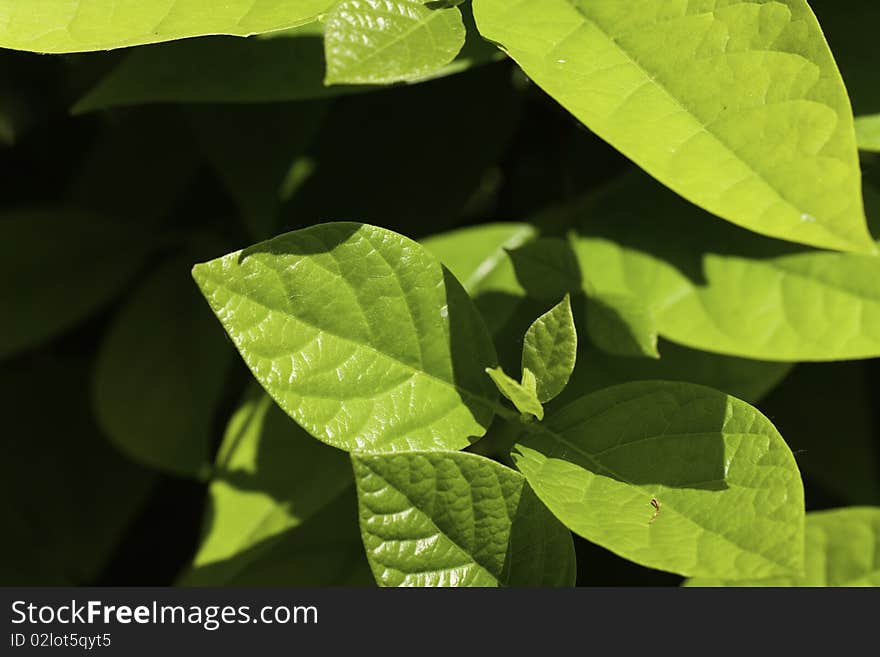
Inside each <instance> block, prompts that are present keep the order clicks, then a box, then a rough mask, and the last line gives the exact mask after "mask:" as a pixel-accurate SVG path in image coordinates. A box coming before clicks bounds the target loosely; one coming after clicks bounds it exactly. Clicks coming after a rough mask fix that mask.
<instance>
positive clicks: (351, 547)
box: [177, 419, 375, 587]
mask: <svg viewBox="0 0 880 657" xmlns="http://www.w3.org/2000/svg"><path fill="white" fill-rule="evenodd" d="M289 422H290V420H289V419H288V423H289ZM313 442H314V441H313ZM325 449H327V450H329V449H330V448H329V447H326V446H325ZM347 460H348V459H346V461H347ZM348 470H349V474H348V476H349V478H351V466H350V465H349V467H348ZM177 585H179V586H262V587H278V586H295V587H319V586H320V587H326V586H375V581H374V580H373V575H372V573H371V572H370V566H369V564H368V563H367V559H366V555H365V554H364V546H363V543H362V542H361V537H360V532H359V531H358V521H357V499H356V498H355V494H354V489H353V487H349V488H348V489H347V490H346V491H345V492H343V493H342V494H341V495H338V496H337V497H336V499H335V500H333V501H332V502H330V503H329V504H327V505H326V506H324V507H323V508H321V509H320V510H318V511H317V512H316V513H315V514H314V515H312V516H310V517H309V518H307V519H305V521H304V522H303V523H302V524H301V525H299V526H297V527H294V528H293V529H289V530H287V531H285V532H283V533H281V534H277V535H274V536H271V537H269V538H266V539H263V540H262V541H259V542H258V543H255V544H253V545H249V546H248V547H247V548H246V549H244V550H242V551H239V552H236V553H235V554H233V555H232V556H230V557H229V558H227V559H223V560H221V561H212V562H211V563H205V564H202V565H200V566H198V567H195V568H192V569H189V570H187V571H186V572H185V573H184V574H183V575H182V576H181V577H180V578H179V579H178V581H177Z"/></svg>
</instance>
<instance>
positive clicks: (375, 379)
mask: <svg viewBox="0 0 880 657" xmlns="http://www.w3.org/2000/svg"><path fill="white" fill-rule="evenodd" d="M193 276H194V277H195V279H196V281H197V282H198V284H199V286H200V287H201V289H202V292H203V293H204V295H205V297H206V298H207V299H208V302H209V303H210V305H211V307H212V308H213V310H214V312H215V313H216V314H217V316H218V318H219V319H220V321H221V322H222V323H223V326H224V327H225V328H226V331H227V332H228V333H229V335H230V336H231V337H232V340H233V342H234V343H235V345H236V347H238V350H239V351H240V352H241V355H242V357H243V358H244V360H245V362H246V363H247V364H248V366H249V367H250V368H251V371H252V372H253V373H254V375H255V376H256V378H257V380H258V381H260V383H261V384H262V385H263V386H264V387H265V388H266V390H267V391H268V392H269V394H270V395H272V397H273V398H274V399H275V401H276V402H278V404H279V406H281V408H282V409H284V410H285V411H286V412H287V413H288V414H289V415H290V416H291V417H293V418H294V419H295V420H296V421H297V422H299V424H300V425H301V426H302V427H303V428H305V429H306V430H307V431H308V432H309V433H311V434H312V435H313V436H315V437H316V438H318V439H319V440H323V441H324V442H326V443H328V444H331V445H334V446H336V447H340V448H342V449H346V450H351V449H362V450H363V449H367V450H384V451H400V450H406V449H412V448H419V449H461V448H463V447H466V446H467V445H468V444H469V443H470V442H472V439H473V438H478V437H480V436H482V435H483V434H484V433H485V431H486V428H487V427H488V426H489V423H490V422H491V420H492V418H493V416H494V410H493V409H494V406H495V404H496V400H497V392H496V391H495V389H494V386H492V384H491V382H490V381H489V379H488V377H486V375H485V372H484V370H485V368H486V367H490V366H492V365H494V359H495V355H494V349H493V347H492V342H491V340H490V338H489V335H488V333H487V331H486V327H485V325H484V324H483V321H482V319H481V318H480V316H479V314H478V312H477V310H476V308H474V306H473V304H472V303H471V300H470V299H469V298H468V296H467V293H465V291H464V290H463V289H462V288H461V285H460V284H459V283H458V281H456V280H455V279H454V278H453V276H452V275H451V274H450V273H449V272H448V271H447V270H445V269H444V268H443V267H442V266H441V265H440V263H439V262H437V261H436V260H435V259H434V258H433V256H431V255H430V254H429V253H428V252H427V251H426V250H425V249H424V248H423V247H422V246H420V245H419V244H417V243H415V242H413V241H411V240H409V239H407V238H405V237H402V236H401V235H398V234H396V233H393V232H391V231H388V230H385V229H382V228H376V227H373V226H367V225H364V224H355V223H332V224H323V225H319V226H313V227H311V228H306V229H304V230H300V231H295V232H292V233H287V234H285V235H282V236H280V237H277V238H275V239H273V240H270V241H268V242H263V243H261V244H257V245H256V246H253V247H251V248H249V249H246V250H244V251H239V252H236V253H232V254H229V255H227V256H225V257H223V258H219V259H217V260H214V261H211V262H209V263H206V264H202V265H197V266H196V267H195V268H194V270H193Z"/></svg>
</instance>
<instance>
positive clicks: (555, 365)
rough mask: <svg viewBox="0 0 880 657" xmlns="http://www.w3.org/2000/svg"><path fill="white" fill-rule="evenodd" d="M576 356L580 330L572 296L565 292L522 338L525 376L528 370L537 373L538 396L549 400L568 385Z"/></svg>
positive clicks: (542, 399)
mask: <svg viewBox="0 0 880 657" xmlns="http://www.w3.org/2000/svg"><path fill="white" fill-rule="evenodd" d="M575 358H577V332H576V330H575V327H574V317H573V316H572V314H571V299H570V298H569V296H568V295H567V294H566V295H565V297H564V298H563V299H562V301H560V302H559V303H558V304H556V305H555V306H554V307H553V308H551V309H550V310H549V311H548V312H546V313H545V314H543V315H541V316H540V317H539V318H538V319H536V320H535V322H534V323H533V324H532V325H531V326H530V327H529V330H528V331H526V337H525V339H524V340H523V352H522V369H523V376H524V377H525V373H526V372H532V374H533V375H534V377H535V380H536V382H537V395H538V400H540V401H541V402H542V403H546V402H548V401H550V400H551V399H553V398H554V397H556V396H557V395H559V393H560V392H562V391H563V389H565V385H566V384H567V383H568V379H569V377H571V373H572V370H574V364H575ZM523 380H525V378H524V379H523Z"/></svg>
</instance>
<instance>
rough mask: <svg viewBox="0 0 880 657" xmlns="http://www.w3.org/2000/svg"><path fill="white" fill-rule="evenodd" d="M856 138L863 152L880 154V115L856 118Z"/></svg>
mask: <svg viewBox="0 0 880 657" xmlns="http://www.w3.org/2000/svg"><path fill="white" fill-rule="evenodd" d="M856 137H857V138H858V140H859V148H861V149H862V150H863V151H874V152H876V153H880V114H874V115H871V116H860V117H858V118H856Z"/></svg>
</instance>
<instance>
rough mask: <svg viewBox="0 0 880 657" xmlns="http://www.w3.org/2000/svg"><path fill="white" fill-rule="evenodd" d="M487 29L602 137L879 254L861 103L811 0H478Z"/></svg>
mask: <svg viewBox="0 0 880 657" xmlns="http://www.w3.org/2000/svg"><path fill="white" fill-rule="evenodd" d="M474 15H475V17H476V21H477V26H478V27H479V29H480V31H481V33H482V34H483V36H485V37H486V38H487V39H490V40H492V41H494V42H496V43H499V44H501V47H502V48H503V49H504V50H505V51H507V53H508V54H510V56H511V57H512V58H513V59H514V60H516V61H517V63H518V64H519V65H520V66H521V67H522V68H523V70H524V71H525V72H526V74H527V75H529V77H530V78H532V79H533V80H534V81H535V82H536V83H537V84H538V85H540V86H541V87H542V88H543V89H544V90H545V91H547V92H548V93H549V94H550V95H551V96H552V97H553V98H555V99H556V100H557V101H559V102H560V103H561V104H562V105H563V106H564V107H566V108H567V109H568V110H569V111H571V112H572V113H573V114H574V115H575V116H576V117H577V118H578V119H580V120H581V121H583V122H584V123H585V124H586V125H587V126H588V127H589V128H590V129H591V130H593V131H594V132H595V133H596V134H598V135H599V136H600V137H602V138H603V139H605V140H606V141H608V142H610V143H611V144H612V145H614V146H615V147H616V148H618V149H619V150H620V151H621V152H622V153H623V154H625V155H626V156H627V157H629V158H631V159H632V160H634V161H635V162H636V163H638V164H639V165H640V166H641V167H643V168H644V169H645V170H647V171H648V172H649V173H650V174H651V175H653V176H654V177H656V178H657V179H659V180H660V181H662V182H663V183H664V184H665V185H668V186H669V187H671V188H672V189H674V190H675V191H676V192H678V193H679V194H681V195H683V196H684V197H686V198H688V199H689V200H691V201H693V202H694V203H696V204H698V205H700V206H702V207H704V208H706V209H707V210H709V211H710V212H712V213H714V214H717V215H719V216H721V217H724V218H725V219H728V220H729V221H732V222H733V223H736V224H738V225H740V226H744V227H746V228H749V229H750V230H754V231H757V232H760V233H764V234H766V235H770V236H773V237H778V238H782V239H787V240H791V241H795V242H801V243H804V244H811V245H814V246H819V247H825V248H833V249H840V250H847V251H858V252H871V253H873V252H876V245H875V244H874V243H873V241H872V240H871V238H870V235H869V234H868V231H867V229H866V225H865V218H864V213H863V209H862V201H861V194H860V190H861V185H860V170H859V161H858V154H857V151H856V145H855V139H854V133H853V119H852V110H851V107H850V102H849V98H848V96H847V93H846V89H845V88H844V85H843V82H842V80H841V77H840V73H839V72H838V70H837V66H836V64H835V62H834V59H833V57H832V55H831V51H830V50H829V48H828V45H827V44H826V42H825V39H824V37H823V35H822V31H821V30H820V28H819V25H818V23H817V21H816V19H815V17H814V15H813V13H812V12H811V10H810V8H809V7H808V6H807V3H806V2H805V1H804V0H785V1H784V2H782V1H775V2H766V1H764V2H752V1H748V2H746V1H737V0H730V1H729V2H724V3H723V4H721V5H716V4H706V3H669V2H664V1H662V0H642V1H640V2H638V3H636V4H633V3H623V2H619V0H545V1H544V2H541V3H535V2H526V1H519V2H509V1H508V0H475V1H474Z"/></svg>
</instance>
